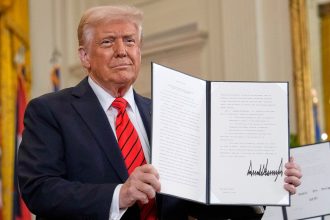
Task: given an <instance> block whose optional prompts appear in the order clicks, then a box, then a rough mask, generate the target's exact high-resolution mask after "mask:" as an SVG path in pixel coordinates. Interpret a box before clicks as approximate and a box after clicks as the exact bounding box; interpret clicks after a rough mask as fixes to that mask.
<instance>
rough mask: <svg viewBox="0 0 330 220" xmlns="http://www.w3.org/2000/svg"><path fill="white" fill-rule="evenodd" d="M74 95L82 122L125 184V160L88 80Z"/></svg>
mask: <svg viewBox="0 0 330 220" xmlns="http://www.w3.org/2000/svg"><path fill="white" fill-rule="evenodd" d="M72 94H73V96H75V97H76V99H74V101H73V102H72V105H73V107H74V109H75V110H76V111H77V112H78V114H79V115H80V116H81V118H82V120H84V121H85V122H86V124H87V126H88V127H89V129H90V131H91V133H92V134H93V135H94V137H95V139H96V141H97V142H98V143H99V146H100V147H101V148H102V150H103V151H104V153H105V155H106V156H107V158H108V160H109V162H110V164H111V165H112V167H113V168H114V170H115V171H116V172H117V174H118V176H119V177H120V179H121V180H122V181H123V182H124V181H125V180H126V179H127V178H128V173H127V169H126V167H125V162H124V159H123V157H122V154H121V152H120V149H119V147H118V144H117V140H116V137H115V136H114V134H113V131H112V129H111V126H110V124H109V122H108V118H107V116H106V114H105V113H104V111H103V109H102V107H101V105H100V103H99V101H98V99H97V97H96V95H95V94H94V92H93V90H92V89H91V87H90V86H89V84H88V81H87V78H85V79H84V80H83V81H82V82H81V83H80V84H79V85H77V86H76V87H75V88H74V89H73V93H72Z"/></svg>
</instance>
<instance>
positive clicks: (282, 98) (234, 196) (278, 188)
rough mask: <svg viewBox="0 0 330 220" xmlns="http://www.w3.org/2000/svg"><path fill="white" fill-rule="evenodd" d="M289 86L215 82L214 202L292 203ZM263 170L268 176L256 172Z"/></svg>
mask: <svg viewBox="0 0 330 220" xmlns="http://www.w3.org/2000/svg"><path fill="white" fill-rule="evenodd" d="M286 88H287V84H286V83H258V82H255V83H253V82H247V83H245V82H212V84H211V118H212V120H211V146H212V147H211V177H212V178H211V192H212V195H214V196H212V199H211V203H218V204H237V201H240V203H241V204H270V205H271V204H273V205H288V204H289V194H288V192H287V191H285V190H284V188H283V185H284V178H285V175H284V164H285V163H286V162H287V160H288V143H289V141H288V134H289V131H288V107H287V105H288V100H287V98H288V92H287V89H286ZM261 166H264V167H266V168H267V171H268V172H266V173H264V174H257V172H258V171H259V169H261V168H260V167H261ZM269 172H271V173H269Z"/></svg>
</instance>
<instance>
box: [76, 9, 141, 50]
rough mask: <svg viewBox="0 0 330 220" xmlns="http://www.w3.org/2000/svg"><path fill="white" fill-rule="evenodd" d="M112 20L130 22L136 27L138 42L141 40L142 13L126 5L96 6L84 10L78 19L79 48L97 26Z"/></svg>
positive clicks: (87, 41)
mask: <svg viewBox="0 0 330 220" xmlns="http://www.w3.org/2000/svg"><path fill="white" fill-rule="evenodd" d="M113 20H124V21H129V22H132V23H133V24H134V25H135V26H136V27H137V30H138V34H139V37H140V40H141V39H142V20H143V12H142V11H141V10H140V9H138V8H136V7H133V6H128V5H118V6H97V7H92V8H90V9H88V10H86V11H85V12H84V13H83V15H82V17H81V19H80V22H79V26H78V30H77V34H78V43H79V46H84V45H86V44H87V43H89V41H90V39H91V34H92V32H93V28H94V27H95V26H96V25H97V24H99V23H104V22H109V21H113Z"/></svg>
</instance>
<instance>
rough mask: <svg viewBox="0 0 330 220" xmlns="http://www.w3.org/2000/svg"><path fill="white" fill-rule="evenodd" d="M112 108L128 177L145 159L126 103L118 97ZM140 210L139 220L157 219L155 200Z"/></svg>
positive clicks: (141, 206) (144, 162)
mask: <svg viewBox="0 0 330 220" xmlns="http://www.w3.org/2000/svg"><path fill="white" fill-rule="evenodd" d="M112 106H113V107H114V108H116V109H117V110H118V114H117V118H116V135H117V141H118V145H119V147H120V150H121V153H122V155H123V158H124V160H125V164H126V168H127V171H128V174H129V175H130V174H131V173H132V172H133V171H134V170H135V168H136V167H138V166H141V165H143V164H146V159H145V157H144V153H143V149H142V145H141V142H140V138H139V135H138V133H137V131H136V130H135V128H134V125H133V124H132V122H131V120H130V119H129V117H128V114H127V112H126V106H127V101H126V100H125V99H124V98H121V97H119V98H116V99H115V100H114V101H113V102H112ZM140 209H141V214H140V217H141V218H140V219H141V220H156V219H157V215H156V213H157V210H156V203H155V199H151V200H149V203H148V204H145V205H140Z"/></svg>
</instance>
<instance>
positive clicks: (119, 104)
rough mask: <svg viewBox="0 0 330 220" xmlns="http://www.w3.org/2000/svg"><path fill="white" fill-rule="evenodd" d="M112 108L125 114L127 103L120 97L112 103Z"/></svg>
mask: <svg viewBox="0 0 330 220" xmlns="http://www.w3.org/2000/svg"><path fill="white" fill-rule="evenodd" d="M111 106H112V107H114V108H116V109H117V110H118V111H119V112H123V111H125V109H126V106H127V101H126V100H125V99H124V98H122V97H119V98H116V99H115V100H114V101H113V102H112V104H111Z"/></svg>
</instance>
